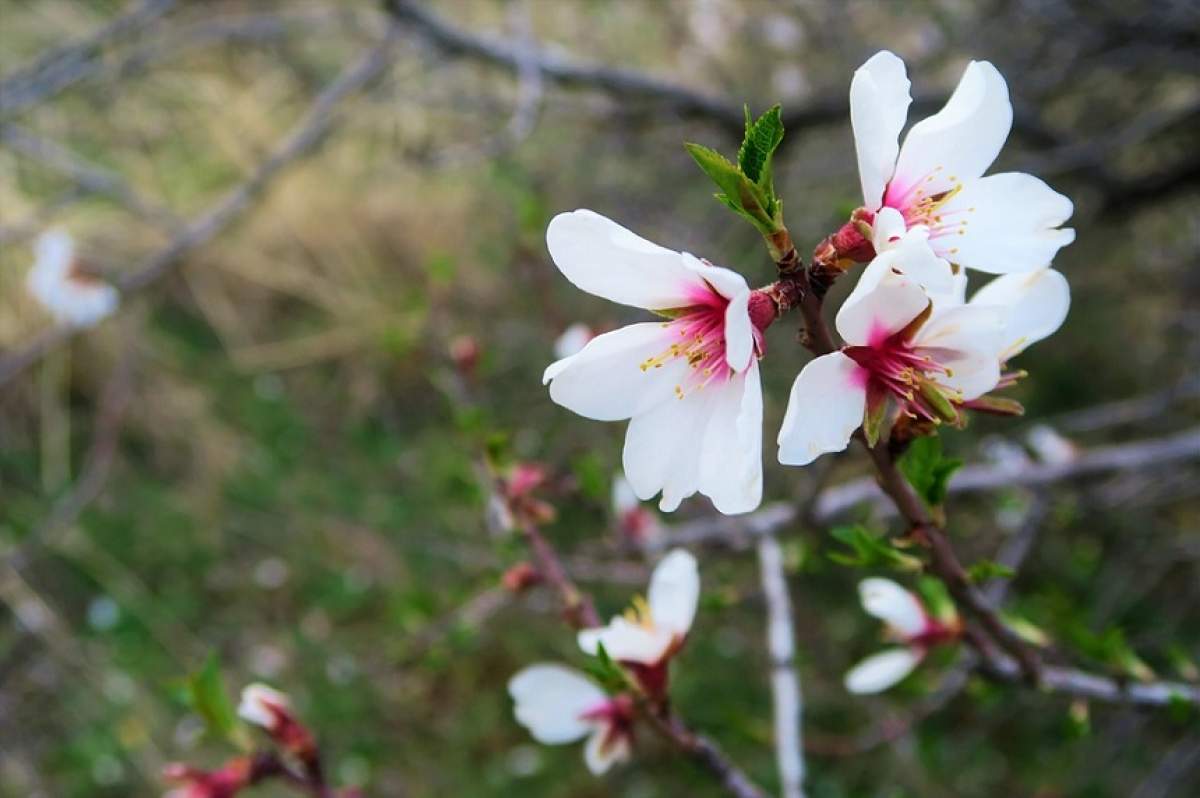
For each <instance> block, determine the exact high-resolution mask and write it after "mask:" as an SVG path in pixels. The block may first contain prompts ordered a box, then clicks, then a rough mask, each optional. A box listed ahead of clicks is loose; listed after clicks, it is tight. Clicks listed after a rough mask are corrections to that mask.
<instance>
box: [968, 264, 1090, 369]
mask: <svg viewBox="0 0 1200 798" xmlns="http://www.w3.org/2000/svg"><path fill="white" fill-rule="evenodd" d="M968 304H970V305H973V306H976V307H990V308H995V309H997V310H999V311H1000V313H1001V314H1002V316H1003V317H1004V338H1003V344H1002V346H1001V349H1000V360H1001V362H1004V363H1006V362H1008V361H1009V360H1011V359H1013V358H1014V357H1016V356H1017V355H1019V354H1021V353H1022V352H1024V351H1025V349H1026V348H1028V347H1029V346H1030V345H1031V344H1035V343H1037V342H1038V341H1041V340H1042V339H1043V338H1048V337H1049V336H1051V335H1053V334H1054V333H1055V332H1056V331H1057V330H1058V328H1059V327H1061V326H1062V323H1063V322H1064V321H1066V319H1067V311H1068V310H1070V307H1071V288H1070V286H1069V285H1068V284H1067V278H1066V277H1064V276H1063V275H1062V274H1061V273H1060V272H1057V271H1055V270H1054V269H1038V270H1037V271H1034V272H1029V273H1026V274H1005V275H1003V276H1001V277H997V278H996V279H994V280H992V281H991V282H989V283H988V284H987V285H985V286H984V287H983V288H980V289H979V290H978V291H976V292H975V293H974V294H973V295H972V296H971V301H970V302H969V303H968Z"/></svg>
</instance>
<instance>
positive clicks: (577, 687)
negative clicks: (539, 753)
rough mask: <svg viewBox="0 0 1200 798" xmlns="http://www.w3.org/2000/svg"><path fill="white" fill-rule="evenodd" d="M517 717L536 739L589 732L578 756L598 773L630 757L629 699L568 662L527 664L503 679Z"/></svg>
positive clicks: (555, 741) (559, 739)
mask: <svg viewBox="0 0 1200 798" xmlns="http://www.w3.org/2000/svg"><path fill="white" fill-rule="evenodd" d="M508 693H509V695H511V696H512V699H513V702H514V704H515V706H514V708H513V712H514V714H515V715H516V718H517V721H518V722H519V723H520V724H521V725H522V726H524V727H525V728H527V729H529V733H530V734H532V735H533V738H534V739H535V740H537V741H538V742H539V743H544V744H546V745H560V744H563V743H572V742H575V741H576V740H581V739H583V738H584V737H587V738H588V741H587V745H586V746H585V747H584V751H583V758H584V761H585V762H586V763H587V766H588V770H590V771H591V772H592V773H594V774H596V775H599V774H601V773H604V772H605V771H606V770H608V769H609V768H610V767H612V766H613V765H614V764H616V763H617V762H623V761H625V760H627V759H629V756H630V753H631V750H632V743H633V731H632V730H633V718H634V714H633V710H634V707H633V700H632V699H631V698H630V697H629V696H627V695H617V696H609V695H608V694H607V693H605V692H604V691H603V690H602V689H600V687H599V686H598V685H597V684H595V683H594V682H592V681H591V680H590V679H588V678H587V677H586V676H584V675H583V674H582V673H580V672H579V671H577V670H574V669H573V668H568V667H565V666H563V665H556V664H553V663H540V664H537V665H530V666H529V667H528V668H525V669H524V670H522V671H521V672H520V673H518V674H517V675H516V676H514V677H512V679H510V680H509V682H508Z"/></svg>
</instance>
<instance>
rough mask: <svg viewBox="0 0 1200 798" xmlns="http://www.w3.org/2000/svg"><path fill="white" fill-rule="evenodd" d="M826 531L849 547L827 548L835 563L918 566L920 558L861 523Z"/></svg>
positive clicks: (901, 567) (906, 568)
mask: <svg viewBox="0 0 1200 798" xmlns="http://www.w3.org/2000/svg"><path fill="white" fill-rule="evenodd" d="M829 534H830V535H832V536H833V538H834V539H835V540H838V541H840V542H841V543H844V544H845V545H846V546H847V547H848V548H849V551H833V552H829V555H828V556H829V559H831V560H833V561H834V562H835V563H837V564H838V565H845V566H847V567H850V568H894V569H896V570H900V571H919V570H921V561H920V560H918V559H917V558H916V557H913V556H912V555H910V554H904V553H903V552H901V551H898V550H897V549H896V547H895V546H893V545H892V544H891V543H890V542H889V541H887V540H885V539H883V538H881V537H877V536H875V535H873V534H871V532H869V531H868V530H867V529H866V528H865V527H863V526H861V525H858V524H855V525H854V526H839V527H834V528H833V529H831V530H829Z"/></svg>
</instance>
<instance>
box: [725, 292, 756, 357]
mask: <svg viewBox="0 0 1200 798" xmlns="http://www.w3.org/2000/svg"><path fill="white" fill-rule="evenodd" d="M749 307H750V291H749V290H746V291H742V292H741V293H740V294H738V295H737V296H735V297H734V298H733V299H731V300H729V306H728V307H726V308H725V362H727V363H728V364H729V368H731V369H733V370H734V371H745V370H746V367H747V366H749V365H750V358H752V357H753V356H754V325H753V324H752V323H751V322H750V311H749Z"/></svg>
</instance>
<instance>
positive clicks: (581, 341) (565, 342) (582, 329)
mask: <svg viewBox="0 0 1200 798" xmlns="http://www.w3.org/2000/svg"><path fill="white" fill-rule="evenodd" d="M592 337H593V333H592V328H591V327H589V326H587V325H586V324H583V323H581V322H575V323H574V324H572V325H571V326H570V327H568V328H567V329H565V330H563V331H562V334H561V335H559V336H558V338H556V339H555V340H554V356H555V357H557V358H559V359H560V360H561V359H563V358H568V357H570V356H571V355H575V354H578V353H579V351H580V350H582V349H583V347H584V346H586V345H587V342H588V341H590V340H592Z"/></svg>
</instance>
